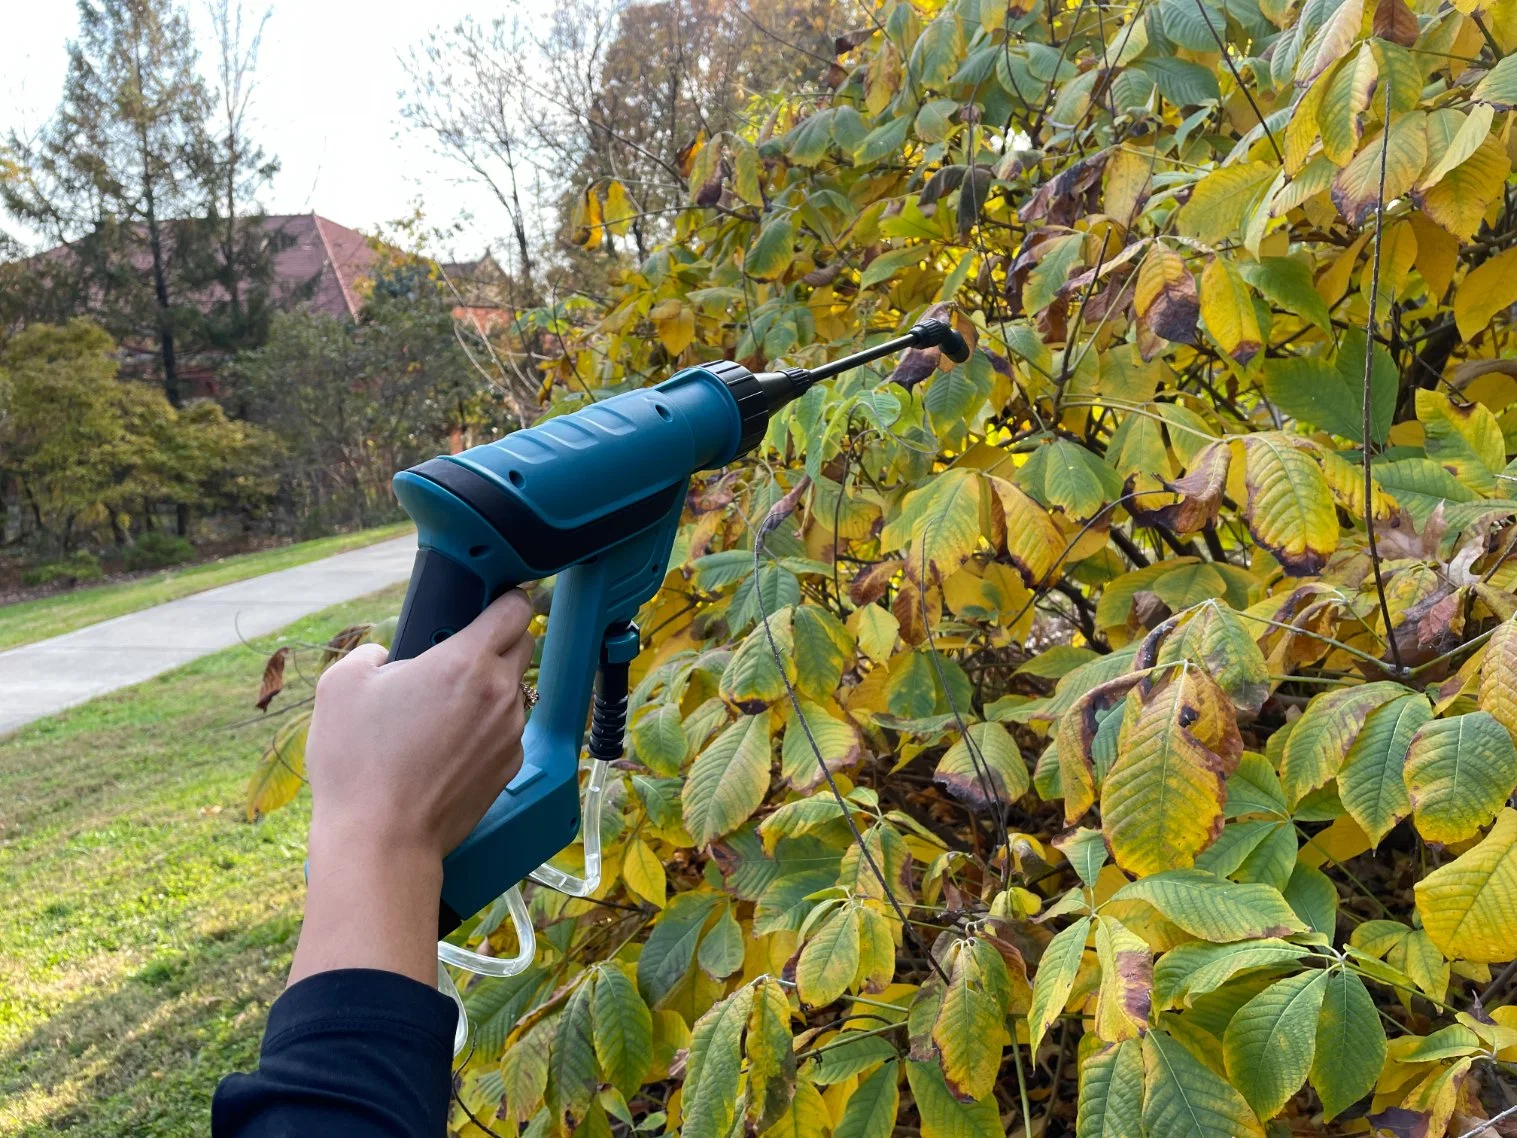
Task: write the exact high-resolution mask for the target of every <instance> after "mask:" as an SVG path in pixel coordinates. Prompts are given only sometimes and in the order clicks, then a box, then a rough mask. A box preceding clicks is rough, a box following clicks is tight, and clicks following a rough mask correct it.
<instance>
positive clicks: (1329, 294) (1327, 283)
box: [1317, 232, 1370, 308]
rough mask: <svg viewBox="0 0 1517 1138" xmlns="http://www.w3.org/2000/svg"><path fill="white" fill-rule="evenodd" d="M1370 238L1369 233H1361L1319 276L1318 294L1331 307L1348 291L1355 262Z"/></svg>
mask: <svg viewBox="0 0 1517 1138" xmlns="http://www.w3.org/2000/svg"><path fill="white" fill-rule="evenodd" d="M1369 239H1370V234H1369V233H1367V232H1366V233H1361V234H1360V235H1359V236H1358V238H1357V239H1356V240H1355V241H1354V243H1353V244H1352V245H1350V246H1349V247H1348V248H1347V249H1345V250H1343V252H1342V253H1340V254H1338V256H1337V257H1336V258H1335V259H1334V261H1333V263H1332V264H1331V265H1329V266H1328V267H1327V268H1326V269H1325V270H1324V271H1323V273H1322V275H1321V276H1320V277H1318V278H1317V294H1318V295H1319V296H1321V297H1322V299H1323V300H1324V301H1326V302H1327V306H1328V307H1329V308H1331V307H1332V306H1333V305H1335V304H1337V303H1338V302H1339V301H1340V300H1342V299H1343V294H1344V293H1346V292H1347V291H1348V282H1349V278H1351V277H1352V276H1353V274H1354V263H1355V262H1356V261H1357V260H1358V259H1359V251H1360V250H1361V249H1363V248H1364V246H1365V244H1366V243H1367V242H1368V241H1369Z"/></svg>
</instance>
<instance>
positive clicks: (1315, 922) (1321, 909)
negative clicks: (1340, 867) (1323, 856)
mask: <svg viewBox="0 0 1517 1138" xmlns="http://www.w3.org/2000/svg"><path fill="white" fill-rule="evenodd" d="M1283 895H1284V897H1285V900H1286V903H1287V904H1289V905H1290V907H1291V911H1292V912H1294V913H1295V914H1296V916H1298V917H1300V918H1301V923H1302V924H1304V925H1305V926H1306V927H1307V928H1309V929H1311V930H1312V931H1314V932H1319V933H1322V934H1323V935H1324V936H1329V937H1331V936H1332V935H1333V930H1334V929H1335V928H1336V927H1337V924H1338V890H1337V888H1336V887H1334V885H1333V882H1332V879H1331V878H1330V877H1328V876H1327V874H1325V873H1323V872H1322V871H1321V870H1320V869H1317V868H1316V867H1315V866H1310V865H1307V864H1306V863H1305V862H1304V861H1298V862H1297V863H1296V868H1295V869H1294V870H1292V871H1291V878H1290V881H1288V882H1286V885H1285V889H1284V893H1283Z"/></svg>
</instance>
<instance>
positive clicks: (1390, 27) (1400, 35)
mask: <svg viewBox="0 0 1517 1138" xmlns="http://www.w3.org/2000/svg"><path fill="white" fill-rule="evenodd" d="M1374 33H1375V35H1377V36H1379V37H1380V38H1381V39H1383V40H1390V41H1391V42H1392V43H1399V44H1400V45H1401V46H1402V47H1415V46H1416V44H1417V16H1416V13H1414V12H1413V11H1412V10H1411V9H1410V8H1409V7H1407V4H1406V0H1378V3H1376V5H1375V23H1374Z"/></svg>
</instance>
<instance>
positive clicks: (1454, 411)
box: [1416, 250, 1517, 495]
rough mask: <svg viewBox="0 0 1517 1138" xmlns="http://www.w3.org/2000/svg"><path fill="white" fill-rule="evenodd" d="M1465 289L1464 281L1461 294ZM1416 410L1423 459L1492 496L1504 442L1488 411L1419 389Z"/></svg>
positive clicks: (1480, 405)
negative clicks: (1434, 463)
mask: <svg viewBox="0 0 1517 1138" xmlns="http://www.w3.org/2000/svg"><path fill="white" fill-rule="evenodd" d="M1512 252H1517V250H1512ZM1503 256H1505V254H1503ZM1468 285H1469V281H1468V279H1466V281H1465V283H1464V285H1462V286H1461V291H1462V290H1463V289H1464V288H1466V287H1468ZM1416 407H1417V418H1418V420H1420V421H1421V423H1422V426H1423V430H1424V432H1425V438H1424V440H1423V447H1424V449H1426V451H1427V456H1428V457H1429V458H1431V459H1433V460H1434V461H1435V462H1437V463H1438V464H1439V465H1441V466H1442V467H1444V469H1446V470H1448V471H1450V472H1451V473H1452V474H1453V475H1454V477H1456V478H1458V479H1459V481H1461V482H1463V483H1464V484H1465V485H1466V486H1468V487H1469V488H1470V489H1472V490H1474V491H1475V492H1476V493H1479V494H1485V495H1490V494H1494V493H1495V492H1496V476H1497V474H1499V473H1500V472H1501V470H1502V469H1503V468H1504V467H1505V465H1506V440H1505V439H1504V437H1503V436H1502V433H1501V425H1500V424H1499V423H1498V422H1497V421H1496V416H1495V415H1493V414H1492V413H1491V409H1490V408H1489V407H1487V406H1485V405H1484V404H1483V403H1470V404H1468V405H1466V406H1463V407H1459V406H1455V404H1454V403H1453V401H1452V400H1451V399H1449V397H1448V396H1447V395H1444V394H1443V393H1442V392H1441V391H1428V390H1425V389H1422V388H1419V389H1418V390H1417V396H1416Z"/></svg>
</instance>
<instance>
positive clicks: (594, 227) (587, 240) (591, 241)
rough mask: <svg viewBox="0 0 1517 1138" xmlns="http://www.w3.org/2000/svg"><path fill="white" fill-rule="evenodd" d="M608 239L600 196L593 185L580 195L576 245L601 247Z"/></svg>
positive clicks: (576, 216) (576, 220)
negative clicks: (606, 238)
mask: <svg viewBox="0 0 1517 1138" xmlns="http://www.w3.org/2000/svg"><path fill="white" fill-rule="evenodd" d="M605 237H606V230H605V225H604V214H602V212H601V204H600V195H599V194H597V193H596V192H595V187H594V186H593V185H589V186H586V187H585V189H584V192H583V193H581V194H580V195H579V202H578V204H577V205H576V206H575V209H574V233H573V237H572V240H573V241H574V244H576V245H585V246H591V245H599V244H600V243H601V242H602V241H603V240H605Z"/></svg>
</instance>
